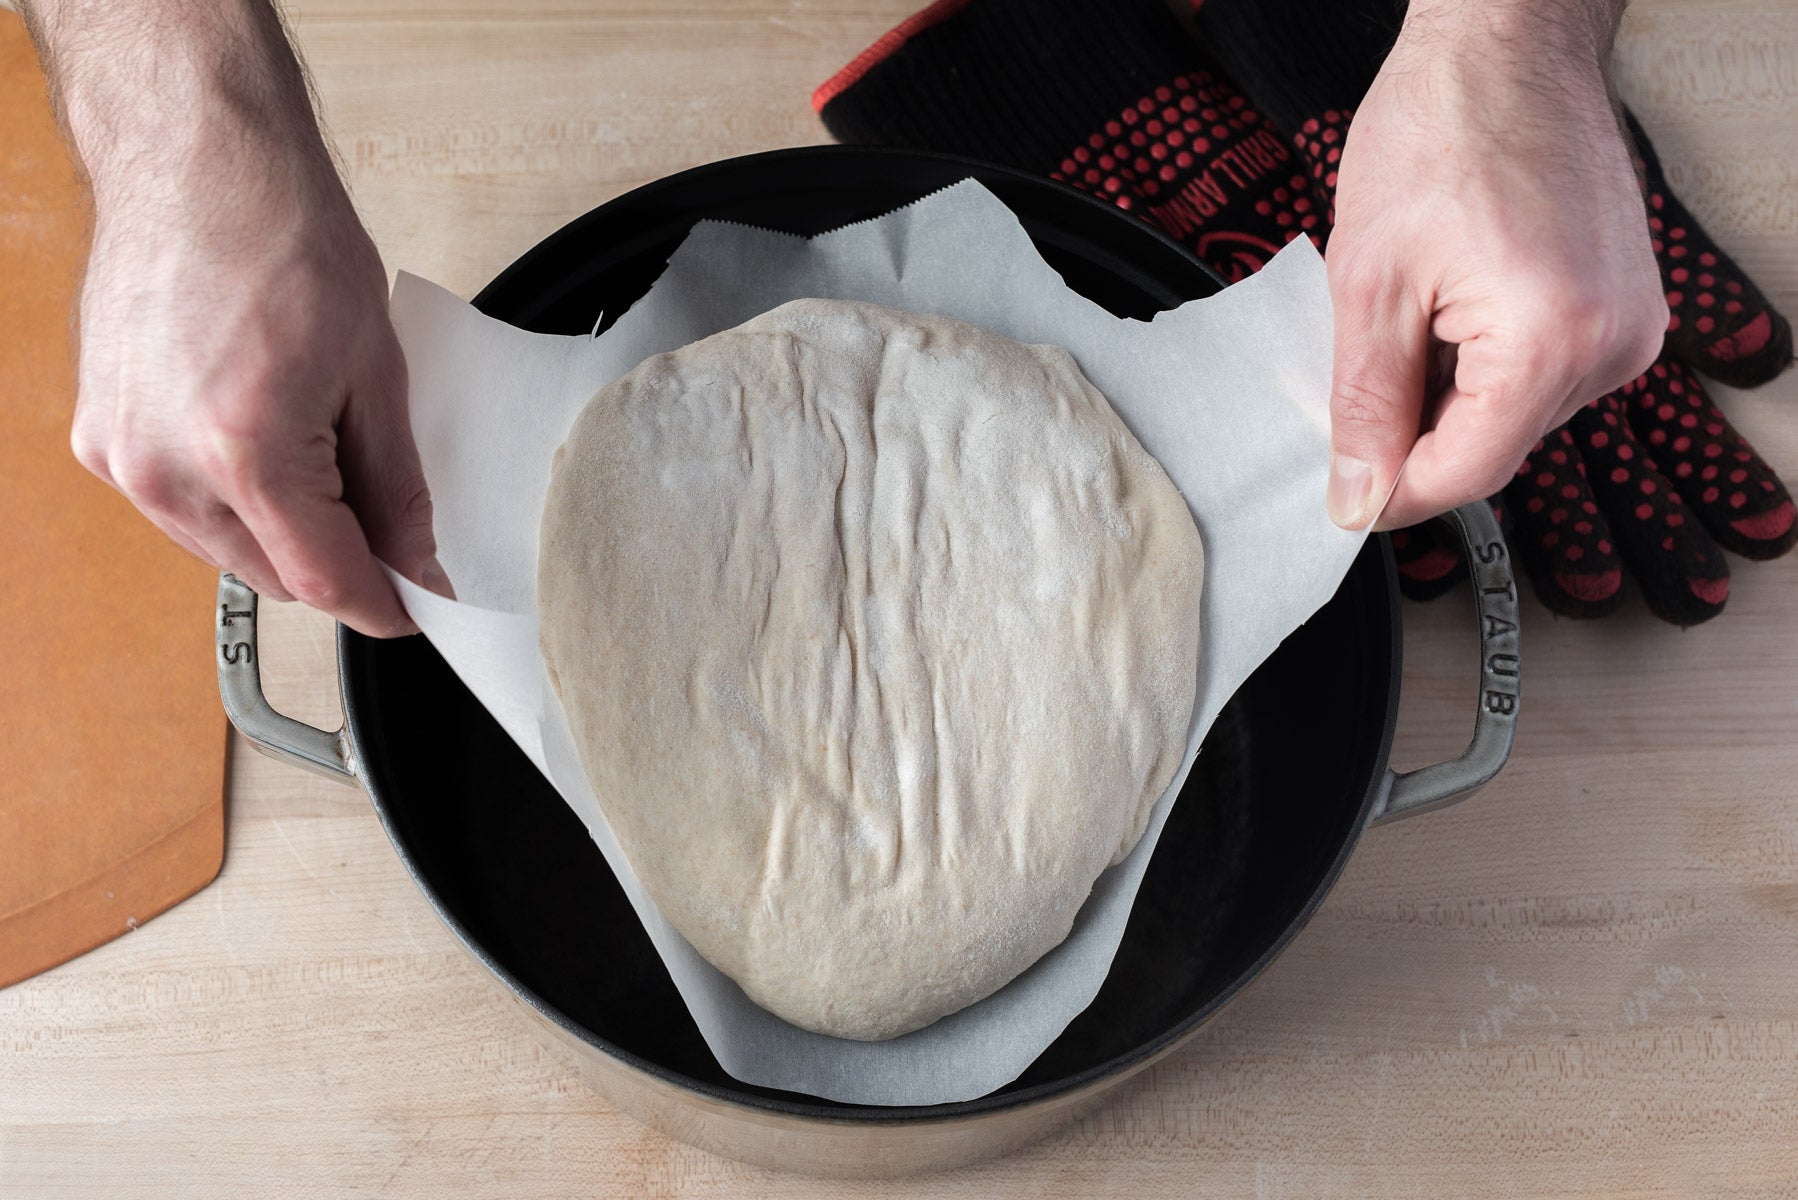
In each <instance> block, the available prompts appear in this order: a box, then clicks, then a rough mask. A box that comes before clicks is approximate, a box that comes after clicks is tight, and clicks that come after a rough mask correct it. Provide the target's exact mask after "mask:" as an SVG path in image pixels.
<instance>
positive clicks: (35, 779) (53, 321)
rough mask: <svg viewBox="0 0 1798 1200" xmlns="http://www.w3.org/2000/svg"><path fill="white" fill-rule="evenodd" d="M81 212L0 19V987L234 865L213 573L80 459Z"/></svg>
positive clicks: (29, 62)
mask: <svg viewBox="0 0 1798 1200" xmlns="http://www.w3.org/2000/svg"><path fill="white" fill-rule="evenodd" d="M83 204H84V202H83V198H82V189H81V185H80V183H79V182H78V180H77V178H76V175H75V171H74V169H73V167H72V166H71V165H70V162H69V158H68V154H67V152H66V151H65V149H64V148H63V144H62V139H61V138H60V137H59V136H58V134H57V130H56V125H55V122H54V120H53V119H52V116H51V111H50V102H49V99H48V97H47V95H46V94H45V90H44V77H43V75H42V74H41V73H40V72H39V70H38V66H37V58H36V56H35V55H34V54H33V52H32V48H31V43H30V41H29V40H28V39H27V38H26V36H25V30H24V26H23V24H22V23H21V22H20V20H19V18H18V17H16V16H14V15H13V14H11V13H8V12H0V644H3V645H4V649H3V650H0V987H4V986H6V985H7V984H10V983H14V982H17V981H18V980H20V979H23V978H25V977H26V976H28V975H33V974H36V973H37V972H39V971H42V970H46V969H47V968H49V967H53V966H55V965H56V964H57V963H60V962H64V961H66V960H68V959H70V958H73V957H74V956H76V955H77V954H80V953H82V952H84V951H86V950H90V949H92V948H93V947H95V946H97V945H99V944H101V943H102V942H105V941H108V940H110V939H111V938H114V937H117V936H118V935H119V934H121V933H124V932H125V931H126V930H128V929H130V928H133V927H134V926H136V925H139V924H141V923H143V922H144V921H146V920H148V919H149V918H151V917H153V916H155V915H156V914H157V913H159V912H162V911H163V910H164V909H166V908H168V907H169V906H170V905H172V904H174V903H175V902H177V901H179V900H181V899H183V898H185V897H187V896H190V895H192V894H193V893H194V892H196V891H198V890H199V889H200V888H202V887H204V886H206V884H207V883H208V882H209V881H210V880H211V879H212V878H213V876H215V875H217V874H218V869H219V865H220V862H221V861H222V859H223V856H224V828H225V826H224V774H225V720H224V715H223V712H222V710H221V709H220V706H219V702H218V693H217V690H216V685H215V683H214V675H213V668H212V626H211V622H210V620H209V616H210V613H211V597H212V592H213V588H214V586H215V582H216V576H214V575H213V573H212V572H211V570H210V569H209V568H207V567H206V566H205V565H204V564H202V563H200V562H197V561H196V560H194V559H193V558H190V557H189V556H188V555H187V554H186V553H184V552H183V551H182V550H180V549H179V548H177V547H176V546H174V545H173V544H172V543H170V542H169V541H168V539H166V538H165V537H163V535H162V534H161V533H160V532H159V531H158V530H157V529H156V528H155V527H154V526H152V525H151V524H150V523H149V522H148V521H146V520H144V519H143V518H142V517H140V516H138V515H137V513H136V512H135V511H133V509H132V508H131V506H130V505H129V504H127V503H126V502H125V501H124V500H123V499H122V498H121V497H119V496H118V495H117V494H116V493H115V492H113V491H112V490H111V489H110V488H108V487H106V486H105V485H104V484H102V483H101V482H100V481H99V480H97V479H95V478H94V477H93V476H91V475H89V474H88V473H87V472H86V471H84V470H82V468H81V466H80V465H79V464H78V463H76V461H75V458H74V456H73V455H72V454H71V453H70V451H69V420H70V415H71V413H72V412H73V410H74V403H75V378H74V369H73V362H72V358H73V354H72V350H71V342H70V338H69V306H70V302H71V300H72V298H73V296H74V294H75V290H76V281H77V278H78V276H79V273H80V268H81V262H82V257H83V255H84V253H85V243H86V236H87V234H86V228H87V220H86V216H85V213H84V208H83Z"/></svg>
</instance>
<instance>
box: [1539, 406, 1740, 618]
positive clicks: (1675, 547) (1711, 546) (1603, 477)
mask: <svg viewBox="0 0 1798 1200" xmlns="http://www.w3.org/2000/svg"><path fill="white" fill-rule="evenodd" d="M1568 427H1569V428H1570V430H1571V431H1572V433H1573V438H1574V442H1575V443H1576V444H1577V445H1578V447H1579V452H1580V455H1581V457H1582V458H1584V459H1585V462H1586V477H1587V480H1588V482H1590V483H1591V485H1592V493H1593V495H1594V496H1596V497H1597V499H1598V506H1599V509H1600V510H1601V511H1602V512H1603V513H1604V514H1605V517H1606V519H1607V520H1608V521H1609V522H1610V526H1611V536H1612V540H1613V541H1614V542H1615V543H1616V545H1617V549H1618V552H1619V553H1620V554H1622V556H1623V561H1624V563H1625V564H1627V565H1628V567H1629V570H1630V574H1631V575H1634V576H1635V577H1636V583H1637V585H1638V586H1639V587H1640V588H1641V589H1642V598H1643V599H1644V600H1645V601H1647V603H1648V608H1649V610H1650V611H1651V612H1653V613H1654V615H1655V616H1657V617H1659V618H1661V619H1662V620H1663V621H1670V622H1672V623H1673V624H1675V625H1681V626H1687V625H1696V624H1698V623H1699V622H1701V621H1708V620H1710V619H1711V618H1712V617H1714V616H1716V615H1717V614H1718V613H1720V612H1722V611H1723V605H1724V603H1725V602H1726V601H1727V600H1728V599H1729V564H1728V563H1726V562H1725V561H1724V560H1723V552H1722V551H1721V550H1720V549H1718V547H1717V543H1716V542H1715V541H1713V540H1712V539H1711V535H1710V534H1709V533H1707V532H1706V531H1705V528H1704V525H1703V523H1702V522H1700V521H1698V520H1696V519H1695V518H1694V516H1693V514H1692V512H1691V510H1690V509H1688V508H1687V507H1686V505H1685V503H1684V501H1683V500H1681V499H1680V495H1679V492H1678V491H1676V490H1675V489H1674V487H1673V485H1672V483H1671V482H1670V481H1669V480H1668V479H1667V477H1666V476H1665V475H1663V474H1662V473H1661V472H1660V470H1659V469H1658V468H1657V467H1656V466H1655V463H1654V460H1653V459H1652V458H1651V457H1650V456H1649V454H1648V451H1647V448H1646V447H1644V446H1643V445H1642V444H1641V442H1640V441H1638V440H1637V438H1636V435H1635V432H1634V430H1632V429H1631V428H1630V424H1629V422H1628V421H1627V420H1626V419H1625V417H1624V409H1623V402H1622V400H1621V399H1619V397H1618V394H1617V393H1615V392H1613V393H1611V394H1610V395H1608V396H1601V397H1599V398H1598V399H1597V400H1595V401H1593V402H1592V403H1591V404H1589V405H1587V406H1586V407H1585V408H1582V409H1581V410H1580V411H1579V412H1577V413H1575V414H1574V417H1573V420H1571V421H1569V422H1568Z"/></svg>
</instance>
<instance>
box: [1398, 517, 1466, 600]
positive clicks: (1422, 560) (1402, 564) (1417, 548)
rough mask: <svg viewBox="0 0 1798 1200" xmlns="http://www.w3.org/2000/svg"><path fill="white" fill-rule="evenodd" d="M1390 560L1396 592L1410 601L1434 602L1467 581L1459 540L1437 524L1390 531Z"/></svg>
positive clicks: (1424, 523) (1425, 523) (1427, 523)
mask: <svg viewBox="0 0 1798 1200" xmlns="http://www.w3.org/2000/svg"><path fill="white" fill-rule="evenodd" d="M1392 557H1393V560H1394V562H1395V563H1396V565H1397V567H1398V590H1399V591H1400V592H1402V593H1403V594H1404V595H1405V596H1406V597H1407V598H1408V599H1411V600H1434V599H1435V598H1436V597H1437V596H1440V595H1442V594H1443V593H1445V592H1447V591H1449V590H1450V589H1452V588H1453V587H1454V586H1455V584H1457V583H1459V582H1460V581H1461V580H1462V579H1464V578H1465V577H1466V575H1465V572H1464V571H1463V570H1462V564H1463V563H1464V562H1465V561H1466V558H1465V556H1464V555H1463V554H1462V553H1461V539H1459V538H1457V537H1455V536H1454V535H1453V534H1451V533H1449V532H1448V530H1447V529H1445V528H1444V527H1443V525H1442V523H1441V522H1440V521H1425V522H1423V523H1422V524H1421V525H1412V526H1410V527H1409V528H1407V529H1395V530H1393V531H1392Z"/></svg>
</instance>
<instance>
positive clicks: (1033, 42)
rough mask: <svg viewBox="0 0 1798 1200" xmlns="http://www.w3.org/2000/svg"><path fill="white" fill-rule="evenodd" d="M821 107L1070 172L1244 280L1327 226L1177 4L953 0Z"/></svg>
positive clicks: (888, 132) (942, 146)
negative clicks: (1177, 12) (1182, 17)
mask: <svg viewBox="0 0 1798 1200" xmlns="http://www.w3.org/2000/svg"><path fill="white" fill-rule="evenodd" d="M812 106H813V107H814V108H816V109H817V110H818V113H819V115H820V116H821V117H822V118H823V120H824V124H825V126H826V127H827V128H828V129H829V130H830V132H831V133H832V134H834V135H835V136H836V137H837V139H838V140H839V141H843V142H848V143H872V144H876V145H883V146H899V147H905V148H908V149H918V150H937V151H946V152H949V153H954V154H965V155H969V156H972V157H975V158H982V159H986V160H988V161H991V162H997V163H1002V164H1006V165H1008V166H1014V167H1019V168H1022V169H1024V170H1027V171H1032V172H1036V173H1039V174H1044V175H1049V176H1052V177H1054V178H1056V179H1061V180H1065V181H1066V182H1068V183H1071V184H1073V185H1074V186H1075V187H1077V188H1081V189H1083V190H1085V191H1088V192H1091V193H1092V194H1094V195H1095V196H1099V197H1101V198H1103V199H1105V200H1109V201H1110V202H1111V203H1113V204H1116V205H1117V206H1118V207H1119V208H1122V209H1124V210H1126V211H1128V212H1133V213H1136V214H1138V215H1140V216H1142V217H1144V218H1146V219H1148V220H1149V221H1151V222H1153V223H1154V224H1156V225H1158V226H1160V227H1161V228H1162V229H1164V230H1166V231H1167V232H1168V233H1170V234H1171V235H1173V236H1174V237H1175V238H1177V239H1178V240H1179V241H1181V242H1182V243H1184V244H1185V245H1186V246H1187V247H1188V248H1190V249H1191V250H1192V251H1193V252H1194V253H1195V254H1197V255H1198V256H1199V257H1200V258H1201V259H1203V260H1204V261H1205V262H1207V263H1209V264H1210V265H1211V266H1212V268H1213V269H1215V270H1216V271H1217V272H1218V273H1219V274H1221V275H1222V276H1223V277H1224V278H1226V279H1228V280H1231V281H1232V282H1234V281H1235V280H1238V279H1241V278H1243V277H1245V276H1247V275H1250V274H1252V273H1253V272H1255V271H1256V270H1258V269H1260V267H1261V266H1262V264H1264V263H1265V262H1267V260H1268V259H1270V258H1272V257H1273V255H1274V254H1275V253H1276V252H1277V251H1278V250H1279V249H1280V247H1281V246H1283V245H1285V244H1286V243H1287V242H1288V241H1291V240H1292V239H1293V238H1295V237H1297V236H1298V235H1299V234H1300V233H1310V234H1312V235H1313V236H1314V237H1317V238H1319V239H1321V235H1322V233H1323V230H1324V226H1323V214H1322V206H1323V199H1322V194H1321V193H1320V192H1319V191H1318V189H1316V188H1315V187H1314V186H1313V185H1312V182H1311V180H1310V179H1309V178H1308V177H1307V176H1306V175H1305V174H1304V172H1303V171H1302V170H1301V166H1300V163H1299V159H1298V156H1297V155H1296V154H1295V153H1294V152H1293V150H1292V149H1291V147H1290V146H1289V145H1288V143H1287V141H1286V139H1285V138H1283V137H1282V136H1280V134H1279V132H1278V130H1276V129H1275V128H1274V127H1273V126H1272V125H1270V124H1269V123H1268V122H1267V120H1266V119H1265V118H1264V117H1262V116H1261V114H1260V113H1258V112H1256V111H1255V110H1254V109H1253V108H1252V107H1251V106H1250V105H1249V103H1248V102H1247V101H1246V100H1245V99H1244V98H1243V97H1242V96H1241V95H1239V94H1238V93H1237V91H1236V89H1235V88H1234V87H1233V86H1231V85H1230V83H1229V82H1228V81H1227V80H1226V79H1225V78H1224V77H1223V75H1222V73H1221V72H1219V71H1218V69H1217V68H1216V67H1215V66H1214V65H1213V64H1212V63H1211V61H1210V60H1209V59H1208V58H1207V56H1206V55H1205V54H1204V53H1203V51H1202V50H1201V49H1200V47H1199V46H1198V45H1197V44H1196V43H1195V42H1194V41H1193V39H1192V38H1191V37H1190V36H1189V35H1188V34H1187V32H1186V31H1185V30H1184V29H1183V28H1182V27H1181V26H1180V23H1179V21H1178V20H1177V19H1176V18H1175V16H1174V15H1173V13H1172V12H1170V11H1169V10H1168V9H1167V8H1166V6H1165V5H1164V4H1163V3H1162V2H1161V0H1115V2H1113V3H1106V4H1093V3H1091V2H1090V0H1029V2H1026V0H974V2H973V3H965V2H957V0H939V3H937V4H934V5H932V6H930V7H929V8H927V9H925V10H923V11H922V12H920V13H918V14H917V15H916V16H914V17H912V18H911V19H910V20H909V21H906V22H905V23H904V24H902V25H900V26H899V27H898V28H896V29H894V30H893V31H892V32H890V33H888V34H887V35H886V36H885V37H883V38H881V39H880V40H879V41H877V42H875V43H874V45H873V46H871V47H869V48H868V50H866V51H865V52H864V53H862V54H861V55H860V56H859V57H858V58H856V59H855V61H854V62H852V63H850V64H849V65H848V66H847V67H845V68H843V70H841V71H839V72H838V73H837V74H836V75H834V76H833V77H832V78H831V79H830V80H828V81H827V82H826V83H825V84H824V85H823V86H822V87H820V88H819V89H818V90H817V92H816V93H815V94H814V95H813V96H812ZM1321 244H1322V243H1321V240H1320V241H1319V245H1320V246H1321Z"/></svg>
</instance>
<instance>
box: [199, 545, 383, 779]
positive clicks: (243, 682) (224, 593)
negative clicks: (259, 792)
mask: <svg viewBox="0 0 1798 1200" xmlns="http://www.w3.org/2000/svg"><path fill="white" fill-rule="evenodd" d="M218 602H219V613H218V627H217V628H216V629H215V630H214V631H213V634H214V640H215V642H216V643H217V645H218V656H219V658H218V669H219V698H220V699H222V700H223V701H224V702H225V715H226V716H228V717H230V718H231V724H233V725H235V726H237V732H239V733H241V734H243V735H244V736H245V737H246V738H249V739H250V744H251V745H252V746H255V747H256V749H258V750H260V751H262V752H263V753H264V754H266V755H268V756H269V757H270V758H278V759H280V760H281V761H282V762H285V763H292V764H293V765H294V766H296V767H304V768H305V769H306V770H308V771H312V772H314V773H315V774H318V775H323V776H324V777H325V778H327V779H334V780H336V781H337V782H338V783H348V784H354V783H355V782H356V772H355V768H354V766H353V765H352V764H353V760H352V759H351V757H350V752H349V751H350V746H349V738H348V735H347V734H346V733H345V732H344V730H342V729H338V730H337V731H336V732H332V733H328V732H326V731H325V730H323V729H318V728H315V727H313V726H311V725H307V724H306V723H305V722H303V721H296V720H294V719H293V718H292V717H284V716H282V715H281V714H280V713H278V712H276V711H275V710H274V709H273V708H271V707H270V706H269V702H268V698H267V697H266V696H264V695H263V694H262V667H261V665H260V664H259V663H258V662H257V652H256V603H257V597H256V593H255V592H254V591H252V590H251V589H250V586H249V585H248V584H246V583H245V582H244V581H243V580H241V579H239V578H238V577H237V576H235V575H228V574H227V575H220V576H219V595H218Z"/></svg>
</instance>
